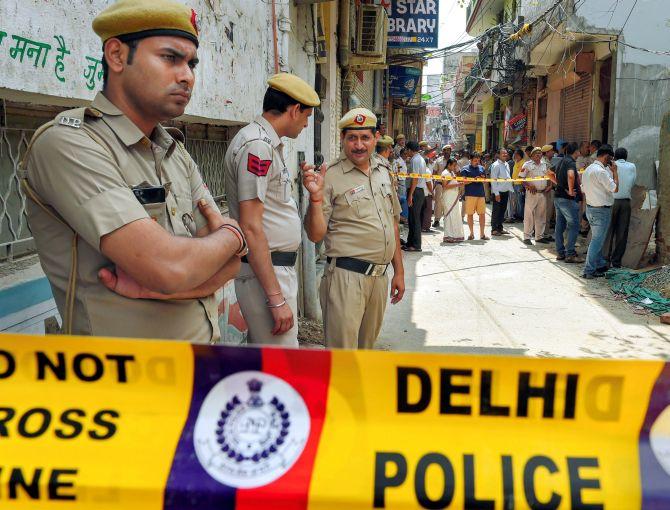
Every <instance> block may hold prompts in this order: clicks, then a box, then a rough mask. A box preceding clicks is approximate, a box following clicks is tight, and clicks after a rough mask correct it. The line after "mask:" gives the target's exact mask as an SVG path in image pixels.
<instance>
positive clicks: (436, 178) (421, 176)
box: [391, 169, 584, 182]
mask: <svg viewBox="0 0 670 510" xmlns="http://www.w3.org/2000/svg"><path fill="white" fill-rule="evenodd" d="M579 173H580V174H581V173H584V169H580V170H579ZM391 175H392V176H394V177H402V178H410V179H414V178H416V179H426V178H427V177H426V176H427V175H428V174H408V173H394V172H391ZM430 180H432V181H457V182H532V181H548V180H550V179H549V176H547V175H543V176H540V177H518V178H516V179H512V178H509V179H503V178H492V177H461V176H456V177H442V176H441V175H431V177H430Z"/></svg>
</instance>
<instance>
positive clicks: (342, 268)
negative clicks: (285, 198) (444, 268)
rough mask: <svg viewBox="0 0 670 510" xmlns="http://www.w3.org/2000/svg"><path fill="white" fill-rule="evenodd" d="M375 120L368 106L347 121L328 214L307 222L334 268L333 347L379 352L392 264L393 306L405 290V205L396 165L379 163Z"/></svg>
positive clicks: (328, 327)
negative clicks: (401, 224)
mask: <svg viewBox="0 0 670 510" xmlns="http://www.w3.org/2000/svg"><path fill="white" fill-rule="evenodd" d="M376 122H377V118H376V117H375V115H374V114H373V113H372V112H370V111H369V110H366V109H365V108H356V109H354V110H351V111H349V112H348V113H347V114H346V115H345V116H344V117H342V119H341V120H340V122H339V123H338V127H339V129H340V130H341V132H342V133H341V140H342V147H343V154H342V155H341V156H340V158H339V160H338V161H336V162H335V163H334V164H333V165H331V166H330V168H329V169H328V172H327V174H326V175H325V186H324V189H323V205H322V207H321V211H322V214H321V215H311V214H310V215H308V217H307V218H306V221H305V228H306V230H307V234H308V236H309V238H310V240H312V241H313V242H318V241H320V240H322V239H324V240H325V246H326V256H327V257H328V267H327V268H326V271H325V274H324V276H323V278H322V280H321V288H320V299H321V310H322V312H323V326H324V333H325V337H326V344H327V346H328V347H341V348H350V349H351V348H353V349H355V348H357V347H359V348H365V349H370V348H372V346H373V345H374V343H375V340H376V339H377V336H378V335H379V331H380V329H381V325H382V320H383V318H384V311H385V309H386V302H387V293H388V276H387V274H386V272H387V269H388V265H389V263H392V264H393V270H394V276H393V280H392V281H391V303H393V304H395V303H397V302H399V301H400V300H401V299H402V297H403V294H404V292H405V276H404V269H403V264H402V252H401V251H400V236H399V233H398V220H399V219H400V203H399V202H398V198H397V195H396V193H394V191H393V185H392V183H391V178H390V175H389V173H390V168H389V166H388V165H387V164H385V163H383V162H382V161H381V158H376V157H373V151H374V149H375V145H376V143H377V140H376V138H377V137H376V136H375V125H376ZM319 198H320V197H319V196H318V195H317V196H315V195H312V203H311V204H310V210H311V209H317V208H318V206H319V204H318V201H319ZM314 202H316V203H314Z"/></svg>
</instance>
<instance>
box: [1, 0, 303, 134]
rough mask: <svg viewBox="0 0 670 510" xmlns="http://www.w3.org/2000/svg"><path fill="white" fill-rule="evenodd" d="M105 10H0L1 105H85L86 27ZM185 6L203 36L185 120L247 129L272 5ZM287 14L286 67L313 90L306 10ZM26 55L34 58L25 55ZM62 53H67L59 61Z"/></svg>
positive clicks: (45, 6)
mask: <svg viewBox="0 0 670 510" xmlns="http://www.w3.org/2000/svg"><path fill="white" fill-rule="evenodd" d="M110 3H112V2H111V0H75V1H72V0H51V1H49V2H44V1H42V0H3V1H2V2H0V39H1V41H0V68H2V72H1V73H0V97H5V98H9V99H14V100H24V101H31V102H36V103H42V104H60V105H68V104H80V103H82V102H85V101H87V100H90V99H91V98H92V97H93V96H94V95H95V93H96V91H97V90H99V89H100V88H101V86H102V74H101V72H100V71H101V67H100V64H99V61H100V58H101V44H100V40H99V39H98V38H97V36H96V35H95V34H94V33H93V31H92V29H91V22H92V20H93V18H94V17H95V16H96V15H97V14H98V13H99V12H100V11H102V10H103V9H104V8H105V7H107V5H109V4H110ZM188 3H189V5H191V6H192V7H193V8H194V9H195V10H196V11H197V12H198V15H199V17H200V34H201V44H200V49H199V51H198V56H199V58H200V64H199V65H198V68H197V72H196V88H195V93H194V95H193V100H192V101H191V104H190V105H189V107H188V109H187V110H186V113H187V115H188V116H190V119H189V120H200V121H205V122H215V123H220V124H225V123H239V122H248V121H250V120H251V119H253V117H254V116H255V115H256V114H257V113H258V111H259V110H260V108H259V105H260V103H261V101H262V97H263V93H264V90H265V80H266V77H267V75H268V74H269V73H270V72H271V70H272V67H271V62H272V59H273V55H272V42H271V35H272V31H271V30H270V27H271V22H270V5H269V3H266V2H258V1H257V0H190V1H189V2H188ZM284 8H285V9H286V10H288V8H287V7H284ZM291 10H292V11H300V19H296V20H295V21H296V22H297V25H298V26H297V27H295V28H296V29H297V33H296V34H292V35H291V36H290V37H291V38H294V41H295V44H293V45H292V47H293V50H291V54H290V62H289V64H292V66H291V67H295V70H296V71H297V72H298V73H299V74H300V75H301V76H303V77H305V78H307V79H308V80H309V81H310V82H313V79H314V78H313V74H314V73H313V72H310V67H311V68H312V69H313V59H312V60H311V64H310V61H309V59H308V58H307V56H306V54H305V51H304V49H303V48H304V47H305V46H306V45H305V44H304V42H302V41H304V40H306V39H302V40H297V39H295V38H296V37H297V38H301V37H302V38H305V37H307V38H309V39H313V36H311V35H310V34H311V29H310V30H307V29H306V25H308V24H309V25H311V23H310V22H309V20H310V19H311V17H310V16H308V15H309V8H308V7H301V8H292V9H291ZM305 13H306V14H307V16H306V15H305ZM292 15H293V13H291V16H292ZM3 33H6V35H5V36H3ZM20 38H27V39H29V40H30V41H32V42H29V43H28V46H27V48H26V51H25V53H24V54H23V56H22V55H21V52H20V51H17V48H19V47H20V45H21V44H23V43H22V39H20ZM61 38H62V39H61ZM35 43H42V44H43V45H48V46H49V47H48V48H47V46H42V53H41V54H39V55H38V50H37V48H39V46H37V45H36V44H35ZM31 47H32V48H33V51H31V52H30V53H29V49H30V48H31ZM59 47H62V48H64V49H65V50H66V51H67V52H69V53H59V51H58V50H59ZM61 55H62V58H61V59H59V58H58V57H59V56H61ZM59 62H61V63H62V67H59ZM303 62H305V64H303Z"/></svg>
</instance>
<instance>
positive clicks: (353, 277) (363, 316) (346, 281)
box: [319, 260, 389, 349]
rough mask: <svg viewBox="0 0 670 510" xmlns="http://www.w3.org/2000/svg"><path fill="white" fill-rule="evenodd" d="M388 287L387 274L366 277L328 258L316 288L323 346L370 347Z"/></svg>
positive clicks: (375, 334) (376, 335) (378, 323)
mask: <svg viewBox="0 0 670 510" xmlns="http://www.w3.org/2000/svg"><path fill="white" fill-rule="evenodd" d="M388 286H389V284H388V275H383V276H366V275H364V274H360V273H355V272H353V271H348V270H346V269H341V268H339V267H335V261H334V260H333V261H331V263H330V264H329V266H328V267H327V268H326V270H325V272H324V275H323V277H322V278H321V287H320V288H319V298H320V299H321V312H322V314H323V332H324V336H325V337H326V347H328V348H329V349H330V348H339V349H356V348H359V349H372V346H373V345H374V343H375V341H376V340H377V337H378V336H379V331H380V330H381V327H382V320H383V319H384V311H385V310H386V302H387V300H388Z"/></svg>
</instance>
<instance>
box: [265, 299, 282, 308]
mask: <svg viewBox="0 0 670 510" xmlns="http://www.w3.org/2000/svg"><path fill="white" fill-rule="evenodd" d="M285 304H286V300H285V299H284V300H283V301H282V302H281V303H277V304H276V305H271V304H268V305H267V307H268V308H281V307H282V306H284V305H285Z"/></svg>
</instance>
